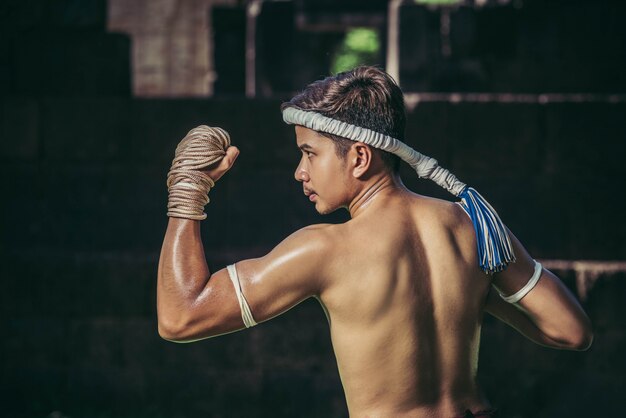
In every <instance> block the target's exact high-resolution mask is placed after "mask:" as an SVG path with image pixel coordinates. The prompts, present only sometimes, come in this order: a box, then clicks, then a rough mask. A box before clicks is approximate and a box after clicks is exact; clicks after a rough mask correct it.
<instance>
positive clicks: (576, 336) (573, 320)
mask: <svg viewBox="0 0 626 418" xmlns="http://www.w3.org/2000/svg"><path fill="white" fill-rule="evenodd" d="M510 236H511V241H512V244H513V249H514V251H515V254H516V256H517V261H516V262H515V263H512V264H511V265H509V267H508V268H507V269H506V270H504V271H503V272H500V273H496V274H495V275H494V278H493V285H494V287H495V289H494V288H492V289H490V292H489V295H488V297H487V303H486V307H485V309H486V310H487V312H489V313H491V314H492V315H494V316H495V317H497V318H498V319H500V320H502V321H504V322H506V323H508V324H509V325H511V326H512V327H513V328H515V329H517V330H518V331H519V332H520V333H522V334H523V335H525V336H526V337H527V338H529V339H530V340H532V341H534V342H536V343H537V344H541V345H544V346H548V347H552V348H560V349H569V350H586V349H588V348H589V347H590V346H591V343H592V341H593V332H592V330H591V323H590V321H589V318H588V317H587V315H586V314H585V312H584V311H583V309H582V307H581V306H580V304H579V303H578V301H577V300H576V297H575V296H574V295H573V294H572V293H571V292H570V291H569V289H567V287H566V286H565V285H564V284H563V282H561V280H560V279H559V278H558V277H556V276H555V275H554V274H552V272H550V271H549V270H546V269H543V268H540V266H539V265H536V264H535V261H534V260H533V259H532V258H531V257H530V255H529V254H528V252H527V251H526V249H525V248H524V247H523V246H522V244H521V243H520V242H519V240H518V239H517V238H516V237H515V236H514V235H513V234H512V233H511V234H510ZM533 279H535V280H533ZM533 283H534V287H533ZM528 289H530V290H529V291H528ZM516 295H517V297H516ZM519 296H521V299H519V300H517V301H515V299H517V298H518V297H519ZM509 297H510V300H509V302H507V301H505V299H509Z"/></svg>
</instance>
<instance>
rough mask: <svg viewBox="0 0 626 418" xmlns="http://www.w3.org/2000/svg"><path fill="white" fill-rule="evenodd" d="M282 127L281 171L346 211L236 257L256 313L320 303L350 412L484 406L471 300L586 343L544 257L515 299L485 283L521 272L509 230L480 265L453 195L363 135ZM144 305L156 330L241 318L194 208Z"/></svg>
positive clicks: (200, 328)
mask: <svg viewBox="0 0 626 418" xmlns="http://www.w3.org/2000/svg"><path fill="white" fill-rule="evenodd" d="M295 129H296V137H297V145H298V147H299V148H300V149H301V150H302V158H301V160H300V163H299V165H298V167H297V169H296V171H295V178H296V180H297V181H299V182H301V183H302V186H303V191H304V194H305V195H307V196H308V197H309V199H310V200H311V201H312V202H314V204H315V208H316V209H317V211H318V212H320V213H322V214H324V213H329V212H332V211H333V210H336V209H339V208H346V209H347V210H348V211H349V212H350V215H351V219H350V220H349V221H348V222H346V223H343V224H337V225H334V224H321V225H312V226H309V227H306V228H303V229H301V230H299V231H297V232H295V233H294V234H292V235H291V236H289V237H287V238H286V239H285V240H284V241H283V242H281V243H280V244H279V245H278V246H277V247H276V248H274V249H273V250H272V251H271V252H270V253H269V254H267V255H266V256H264V257H261V258H257V259H251V260H244V261H240V262H238V263H236V267H237V271H238V273H239V278H240V281H241V286H242V289H243V293H244V295H245V297H246V298H247V300H248V302H249V304H250V307H251V310H252V313H253V316H254V318H255V320H256V321H257V322H263V321H266V320H268V319H271V318H273V317H275V316H277V315H279V314H281V313H282V312H285V311H286V310H288V309H289V308H291V307H292V306H294V305H295V304H297V303H299V302H301V301H303V300H304V299H307V298H309V297H316V298H318V299H319V300H320V301H321V303H322V304H323V305H324V306H325V308H326V310H327V312H328V315H329V322H330V332H331V338H332V343H333V347H334V350H335V354H336V358H337V364H338V368H339V373H340V376H341V381H342V384H343V387H344V390H345V394H346V400H347V404H348V409H349V413H350V416H351V417H353V418H365V417H368V418H388V417H396V418H404V417H407V418H408V417H411V418H422V417H424V418H425V417H429V418H430V417H442V418H444V417H445V418H449V417H455V416H459V415H462V414H463V412H464V411H465V410H466V409H470V410H472V411H479V410H485V409H488V408H490V404H489V402H488V401H487V400H486V398H485V397H484V396H483V395H482V393H481V390H480V388H479V386H478V384H477V382H476V372H477V367H478V350H479V342H480V329H481V324H482V319H483V313H484V312H485V311H487V312H490V313H491V314H493V315H494V316H496V317H498V318H500V319H501V320H503V321H505V322H507V323H508V324H510V325H511V326H513V327H515V328H516V329H518V330H519V331H520V332H521V333H522V334H524V335H525V336H527V337H528V338H530V339H531V340H533V341H535V342H537V343H539V344H542V345H545V346H549V347H554V348H560V349H573V350H585V349H587V348H588V347H589V346H590V344H591V341H592V332H591V326H590V322H589V319H588V318H587V316H586V315H585V313H584V311H583V310H582V308H581V306H580V305H579V303H578V302H577V301H576V299H575V297H574V296H573V295H572V294H571V293H570V292H569V291H568V290H567V289H566V287H565V286H564V285H563V284H562V283H561V281H560V280H559V279H558V278H557V277H556V276H554V275H553V274H552V273H550V272H549V271H547V270H544V271H543V273H542V275H541V278H540V280H539V282H538V284H537V286H536V287H535V288H534V289H533V290H532V291H531V292H530V293H529V294H528V295H527V296H526V297H524V298H523V299H522V300H521V301H520V303H519V304H518V306H519V307H515V306H513V305H510V304H508V303H506V302H504V301H503V300H502V299H501V298H500V296H499V295H498V293H497V292H495V291H494V290H492V286H491V285H492V283H493V284H494V285H495V286H497V287H498V288H499V289H500V291H501V292H503V293H504V294H507V295H509V294H512V293H515V292H516V291H517V290H519V289H520V288H521V287H523V286H524V285H525V284H526V283H527V281H528V280H529V278H530V277H531V276H532V274H533V262H532V258H531V257H530V256H529V255H528V253H527V251H526V250H525V249H524V247H523V246H522V245H521V244H520V242H519V241H518V240H517V239H516V238H515V237H514V236H513V237H512V239H513V246H514V249H515V254H516V256H517V262H516V263H514V264H512V265H511V266H509V268H508V269H507V270H505V271H504V272H502V273H498V274H496V275H494V276H489V275H486V274H485V273H483V272H482V271H481V270H480V269H479V268H478V262H477V255H476V241H475V235H474V229H473V226H472V223H471V221H470V220H469V218H468V216H467V215H466V214H465V212H464V211H463V209H462V208H461V207H460V206H459V205H458V204H455V203H450V202H446V201H442V200H438V199H432V198H428V197H424V196H420V195H417V194H415V193H412V192H411V191H409V190H407V189H406V188H405V187H404V185H403V184H402V182H401V181H400V179H399V177H398V176H397V175H394V174H392V173H391V172H390V171H389V170H388V169H387V168H386V167H385V166H384V164H383V162H382V161H381V159H380V156H379V154H378V153H377V152H376V151H374V150H373V149H372V148H370V147H369V146H368V145H365V144H363V143H360V142H355V143H354V145H353V146H352V147H351V148H350V150H349V152H348V155H347V157H346V158H345V159H342V158H340V157H338V156H337V153H336V152H335V145H334V143H333V142H332V140H330V139H328V138H326V137H324V136H322V135H320V134H319V133H317V132H315V131H312V130H310V129H307V128H304V127H301V126H296V128H295ZM238 153H239V151H238V150H237V149H236V148H235V147H230V148H229V149H228V151H227V155H226V157H225V158H224V159H223V160H222V161H221V163H219V165H218V166H216V167H212V168H210V169H209V170H207V171H206V172H207V173H208V174H209V175H210V176H211V177H212V178H214V179H215V180H217V179H219V178H220V177H221V176H222V175H223V174H224V173H226V171H228V170H229V169H230V168H231V167H232V165H233V164H234V161H235V159H236V157H237V155H238ZM218 187H219V183H218ZM216 204H219V202H217V203H216ZM218 238H219V237H215V239H218ZM157 305H158V316H159V333H160V335H161V336H162V337H163V338H165V339H168V340H172V341H179V342H186V341H194V340H198V339H203V338H208V337H212V336H216V335H219V334H223V333H227V332H232V331H236V330H240V329H242V328H244V325H243V321H242V319H241V312H240V309H239V305H238V303H237V299H236V296H235V291H234V288H233V285H232V283H231V281H230V279H229V277H228V273H227V271H226V269H222V270H219V271H217V272H215V273H213V274H211V273H210V272H209V270H208V267H207V264H206V261H205V254H204V250H203V247H202V241H201V238H200V223H199V222H198V221H192V220H184V219H175V218H171V219H170V221H169V225H168V228H167V232H166V235H165V240H164V242H163V249H162V252H161V259H160V262H159V277H158V303H157Z"/></svg>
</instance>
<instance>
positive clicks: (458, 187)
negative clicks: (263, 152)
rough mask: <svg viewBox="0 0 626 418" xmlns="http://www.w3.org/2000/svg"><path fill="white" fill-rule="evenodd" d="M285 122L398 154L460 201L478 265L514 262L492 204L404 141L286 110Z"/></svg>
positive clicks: (488, 267) (495, 268)
mask: <svg viewBox="0 0 626 418" xmlns="http://www.w3.org/2000/svg"><path fill="white" fill-rule="evenodd" d="M283 120H284V121H285V122H286V123H289V124H294V125H301V126H304V127H306V128H309V129H312V130H314V131H318V132H326V133H329V134H333V135H337V136H340V137H343V138H347V139H351V140H353V141H360V142H363V143H365V144H368V145H371V146H372V147H374V148H378V149H381V150H384V151H387V152H390V153H392V154H395V155H397V156H398V157H400V158H401V159H402V160H404V161H405V162H406V163H407V164H409V165H410V166H411V167H413V169H414V170H415V172H416V173H417V175H418V176H419V177H421V178H426V179H430V180H432V181H434V182H435V183H437V184H438V185H439V186H441V187H443V188H444V189H446V190H447V191H449V192H450V193H452V194H453V195H455V196H457V197H459V198H461V202H460V203H461V207H463V209H464V210H465V212H466V213H467V214H468V216H469V217H470V219H471V220H472V223H473V224H474V231H475V232H476V244H477V247H478V248H477V250H478V263H479V265H480V268H481V269H482V270H483V271H484V272H485V273H489V274H491V273H496V272H499V271H502V270H504V269H505V268H506V267H507V265H508V264H510V263H512V262H514V261H515V254H514V253H513V247H512V245H511V240H510V239H509V234H508V231H507V229H506V227H505V226H504V224H503V223H502V221H501V220H500V217H499V216H498V214H497V213H496V211H495V210H494V209H493V208H492V207H491V205H490V204H489V203H488V202H487V201H486V200H485V199H484V198H483V197H482V196H481V195H480V193H478V192H477V191H476V190H475V189H473V188H472V187H468V186H467V185H466V184H465V183H463V182H461V181H460V180H459V179H457V178H456V177H455V176H454V174H452V173H450V171H448V170H446V169H445V168H443V167H441V166H440V165H439V163H438V162H437V160H435V159H434V158H431V157H428V156H426V155H424V154H421V153H419V152H417V151H416V150H414V149H413V148H411V147H410V146H408V145H407V144H405V143H404V142H402V141H400V140H398V139H396V138H393V137H391V136H389V135H385V134H383V133H380V132H376V131H372V130H371V129H367V128H363V127H361V126H356V125H352V124H349V123H346V122H343V121H340V120H337V119H333V118H329V117H326V116H324V115H322V114H320V113H317V112H313V111H309V110H302V109H298V108H296V107H287V108H285V109H284V110H283Z"/></svg>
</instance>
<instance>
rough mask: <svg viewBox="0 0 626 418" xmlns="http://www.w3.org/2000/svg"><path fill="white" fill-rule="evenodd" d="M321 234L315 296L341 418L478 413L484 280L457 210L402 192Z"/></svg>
mask: <svg viewBox="0 0 626 418" xmlns="http://www.w3.org/2000/svg"><path fill="white" fill-rule="evenodd" d="M328 229H329V231H328V232H329V234H330V235H331V237H333V239H332V241H333V243H334V250H335V251H334V254H336V256H335V257H333V258H332V259H331V261H330V264H331V266H330V269H328V272H329V273H328V276H329V277H328V278H327V280H326V285H325V287H324V288H323V290H322V292H321V295H320V297H321V300H322V302H323V303H324V305H325V306H326V308H327V310H328V313H329V317H330V324H331V336H332V341H333V346H334V349H335V353H336V356H337V362H338V367H339V372H340V375H341V379H342V382H343V385H344V388H345V391H346V398H347V402H348V406H349V409H350V412H351V415H353V416H371V417H375V416H381V417H382V416H402V414H407V416H421V414H418V411H424V413H427V411H430V412H431V413H436V414H438V415H441V414H442V415H441V416H454V414H455V412H454V411H459V410H461V411H462V410H464V409H463V408H473V407H480V406H482V405H484V404H483V403H482V402H481V398H480V395H479V393H478V388H477V387H476V385H475V376H476V368H477V362H478V346H479V337H480V325H481V320H482V314H483V306H484V300H485V297H486V295H487V292H488V288H489V284H490V281H489V278H488V276H486V275H485V274H484V273H482V272H481V271H480V270H479V269H478V267H477V262H476V259H475V258H476V255H475V253H476V250H475V245H476V244H475V241H474V237H473V234H474V232H473V229H472V225H471V222H470V221H469V218H468V217H467V215H466V214H465V213H464V212H463V210H462V209H461V208H460V207H459V206H458V205H456V204H453V203H449V202H444V201H440V200H436V199H428V198H425V197H421V196H418V195H414V194H411V193H409V192H406V193H402V194H400V195H394V196H392V197H390V199H389V201H387V202H385V205H384V207H382V208H380V209H379V210H376V211H374V210H370V211H368V212H367V213H364V215H363V216H360V217H358V218H355V219H353V220H351V221H349V222H347V223H345V224H342V225H334V226H330V227H328ZM459 403H461V404H462V405H460V404H459ZM447 411H448V412H447ZM446 412H447V414H446ZM365 414H366V415H365ZM424 416H427V415H424Z"/></svg>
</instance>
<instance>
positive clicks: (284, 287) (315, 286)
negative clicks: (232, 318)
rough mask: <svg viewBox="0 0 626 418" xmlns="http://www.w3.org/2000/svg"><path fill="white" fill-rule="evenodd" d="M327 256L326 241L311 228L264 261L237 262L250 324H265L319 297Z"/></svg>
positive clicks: (296, 235)
mask: <svg viewBox="0 0 626 418" xmlns="http://www.w3.org/2000/svg"><path fill="white" fill-rule="evenodd" d="M327 254H328V239H327V237H326V236H325V234H324V233H323V231H321V230H319V229H316V228H315V227H313V228H305V229H303V230H300V231H298V232H296V233H294V234H292V235H291V236H289V237H288V238H286V239H285V240H284V241H283V242H281V243H280V244H279V245H278V246H277V247H276V248H274V249H273V250H272V251H271V252H270V253H269V254H267V255H266V256H264V257H261V258H256V259H249V260H243V261H240V262H237V263H236V264H235V269H236V272H237V275H238V279H239V283H240V286H241V291H242V294H243V296H244V297H245V299H246V301H247V302H248V304H249V307H250V311H251V313H252V316H253V317H254V320H255V321H256V322H262V321H266V320H268V319H271V318H273V317H275V316H277V315H279V314H281V313H283V312H285V311H286V310H288V309H290V308H292V307H293V306H295V305H297V304H298V303H300V302H302V301H303V300H304V299H307V298H309V297H310V296H314V295H317V294H319V291H320V286H321V285H322V280H323V277H324V272H323V266H324V264H323V260H324V259H325V257H326V256H327Z"/></svg>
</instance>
